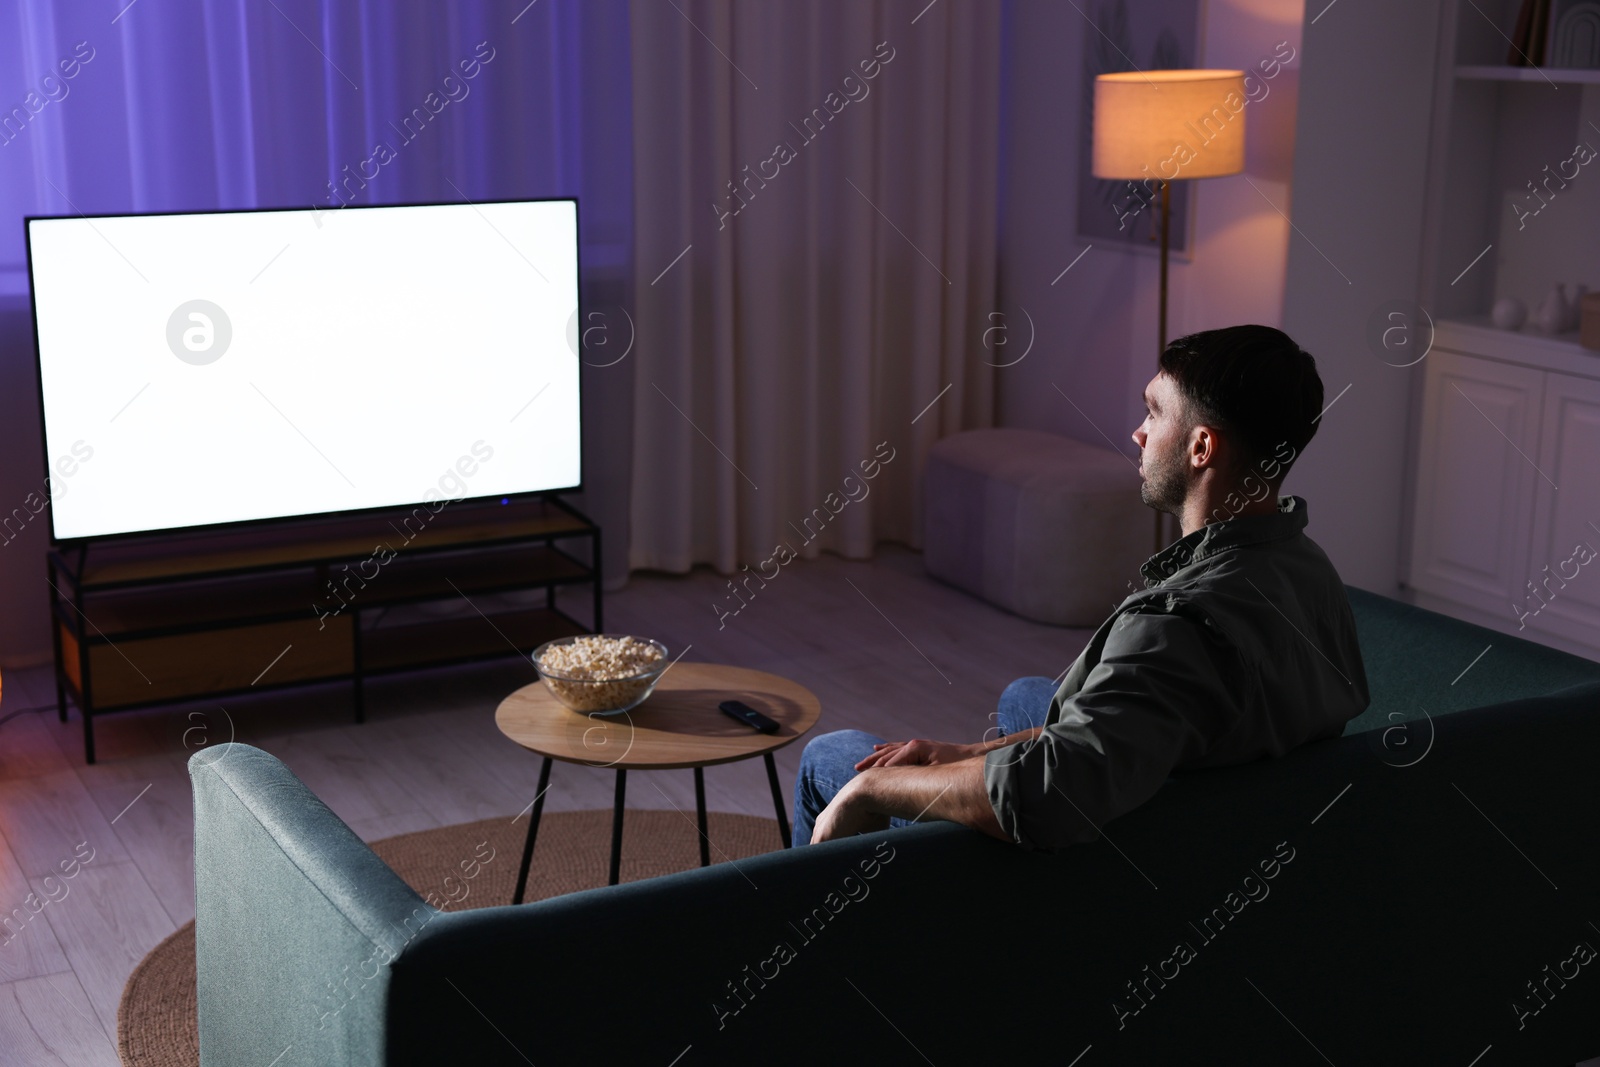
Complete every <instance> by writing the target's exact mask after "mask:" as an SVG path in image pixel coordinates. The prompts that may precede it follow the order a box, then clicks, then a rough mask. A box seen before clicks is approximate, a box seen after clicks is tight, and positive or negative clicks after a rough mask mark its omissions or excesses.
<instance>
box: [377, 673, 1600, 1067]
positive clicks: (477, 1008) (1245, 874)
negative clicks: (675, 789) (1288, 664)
mask: <svg viewBox="0 0 1600 1067" xmlns="http://www.w3.org/2000/svg"><path fill="white" fill-rule="evenodd" d="M1446 681H1447V682H1448V679H1446ZM1597 749H1600V686H1596V687H1589V688H1587V689H1586V690H1584V691H1582V692H1578V691H1574V692H1573V693H1570V694H1567V695H1563V696H1553V697H1541V698H1534V699H1530V700H1523V701H1517V702H1514V703H1511V704H1506V705H1499V706H1496V707H1493V708H1481V709H1476V710H1467V711H1464V712H1461V713H1459V714H1452V715H1446V716H1443V717H1442V718H1441V719H1440V721H1439V723H1438V737H1437V740H1436V743H1435V744H1434V745H1433V746H1432V749H1431V751H1430V753H1429V754H1428V755H1427V756H1426V758H1424V759H1422V760H1420V761H1418V762H1416V763H1414V764H1412V765H1410V766H1406V767H1400V766H1397V765H1395V764H1393V763H1391V762H1389V761H1387V760H1385V759H1384V758H1383V754H1382V753H1376V752H1373V751H1372V750H1371V749H1370V748H1369V747H1368V744H1367V741H1366V740H1365V739H1362V738H1355V737H1346V738H1335V739H1331V740H1328V741H1321V742H1316V743H1313V744H1308V745H1304V746H1302V747H1300V748H1298V749H1295V750H1294V751H1292V752H1290V753H1288V754H1287V755H1285V756H1284V757H1282V758H1281V759H1270V760H1260V761H1258V762H1255V763H1252V764H1249V765H1246V766H1238V767H1226V768H1218V769H1212V770H1204V771H1195V772H1190V773H1187V774H1184V775H1181V776H1177V777H1174V779H1173V780H1171V781H1170V782H1168V784H1167V785H1166V786H1164V787H1163V788H1162V789H1161V790H1160V791H1159V792H1158V793H1157V794H1156V796H1155V797H1154V798H1152V799H1151V800H1150V801H1149V803H1147V804H1145V805H1144V806H1142V807H1140V808H1138V809H1136V810H1135V811H1133V812H1130V813H1129V814H1127V815H1124V816H1122V817H1121V818H1119V819H1117V820H1116V821H1115V822H1113V823H1112V824H1111V825H1110V826H1108V827H1107V828H1106V832H1105V835H1104V837H1103V839H1101V840H1097V841H1094V842H1090V843H1088V844H1084V845H1075V846H1073V847H1071V848H1068V849H1064V850H1062V851H1059V852H1056V853H1041V852H1027V851H1024V850H1022V849H1019V848H1016V847H1013V846H1011V845H1007V844H1004V843H1002V842H1000V841H996V840H994V839H992V838H989V837H987V836H986V835H983V834H980V833H977V832H975V831H971V830H967V829H964V828H962V827H958V826H955V825H953V824H949V823H935V824H925V825H920V826H910V827H905V828H902V829H896V830H889V831H886V832H882V833H875V834H866V835H862V836H857V837H850V838H845V839H841V840H838V841H829V842H827V843H824V844H819V845H811V846H807V847H804V848H798V849H790V850H784V851H779V852H774V853H769V854H766V855H762V856H755V857H752V858H750V859H741V860H739V861H737V863H719V864H714V865H713V866H710V867H705V868H698V869H695V870H691V871H685V872H682V873H678V874H672V875H666V876H664V877H660V878H654V879H650V880H648V881H640V882H632V883H624V884H623V885H620V886H615V887H610V888H605V889H594V890H589V891H585V892H581V893H572V894H568V895H566V896H562V897H557V898H554V899H550V900H544V901H540V902H538V903H535V904H529V905H524V906H522V907H518V908H511V907H503V908H483V909H478V910H471V911H463V912H454V911H452V912H450V913H447V914H445V915H443V916H441V917H440V919H439V921H438V922H437V923H434V924H433V925H430V926H429V927H428V928H427V929H426V930H425V931H423V933H422V934H421V935H420V936H419V937H418V938H417V939H416V940H415V941H413V942H412V943H411V944H410V945H408V946H407V948H406V951H405V952H404V953H403V954H402V956H401V957H400V959H399V960H397V961H396V962H395V964H394V968H393V977H392V982H391V985H390V1005H391V1008H390V1012H389V1017H388V1020H387V1021H388V1025H389V1028H390V1048H391V1050H392V1051H391V1055H392V1061H391V1062H392V1063H394V1064H395V1065H396V1067H409V1065H411V1064H415V1065H417V1067H429V1065H433V1064H438V1063H490V1062H492V1063H504V1064H523V1063H538V1064H546V1063H659V1064H667V1063H672V1062H674V1061H675V1058H676V1062H679V1063H680V1064H682V1065H684V1067H687V1065H688V1064H691V1063H693V1064H740V1065H743V1064H753V1063H816V1062H828V1061H830V1060H843V1061H846V1062H850V1063H917V1064H920V1063H923V1062H932V1063H938V1064H957V1063H1010V1062H1034V1061H1036V1060H1038V1059H1040V1058H1041V1053H1042V1054H1043V1055H1042V1058H1043V1059H1044V1060H1045V1061H1046V1062H1049V1063H1069V1062H1072V1061H1073V1060H1074V1059H1075V1058H1077V1059H1079V1061H1080V1064H1081V1067H1089V1065H1090V1064H1096V1063H1105V1064H1110V1063H1140V1064H1144V1063H1230V1064H1231V1063H1248V1064H1256V1063H1271V1064H1280V1063H1322V1062H1324V1059H1326V1060H1327V1061H1329V1062H1333V1063H1338V1064H1351V1063H1384V1064H1389V1063H1396V1064H1399V1063H1405V1064H1412V1063H1440V1062H1450V1063H1458V1064H1465V1063H1470V1062H1472V1060H1473V1058H1474V1057H1477V1056H1480V1054H1481V1053H1482V1052H1483V1051H1484V1050H1485V1048H1486V1047H1487V1046H1490V1045H1492V1046H1493V1052H1492V1053H1491V1054H1490V1055H1489V1056H1486V1057H1482V1060H1481V1062H1482V1063H1483V1064H1485V1065H1487V1064H1489V1063H1491V1062H1493V1063H1519V1064H1521V1063H1571V1062H1573V1061H1575V1060H1578V1059H1581V1058H1583V1057H1585V1056H1589V1055H1593V1054H1594V1053H1595V1051H1596V1050H1597V1048H1600V1046H1597V1044H1596V1042H1595V1040H1594V1037H1595V1030H1594V1023H1593V1020H1594V1019H1595V1018H1596V1017H1597V1013H1600V976H1596V975H1595V974H1593V973H1590V972H1592V971H1593V970H1594V968H1595V967H1596V966H1600V962H1595V956H1594V954H1593V947H1594V946H1600V931H1596V929H1595V928H1594V927H1592V926H1591V925H1589V924H1590V922H1591V921H1593V920H1596V919H1600V915H1597V914H1596V906H1595V902H1596V895H1595V889H1594V887H1596V886H1600V849H1596V848H1595V847H1594V845H1593V841H1592V834H1591V832H1590V829H1589V828H1590V827H1593V826H1594V825H1595V824H1596V822H1597V821H1600V791H1597V790H1596V789H1595V787H1594V784H1593V753H1594V752H1595V751H1596V750H1597ZM1557 972H1559V973H1560V975H1565V978H1564V979H1563V978H1561V977H1560V976H1559V975H1558V974H1557ZM1575 976H1576V977H1575ZM1546 982H1548V983H1549V984H1548V986H1547V985H1546V984H1545V983H1546ZM1530 987H1531V990H1532V991H1530ZM1091 1047H1092V1051H1088V1052H1087V1055H1085V1054H1084V1053H1085V1052H1086V1050H1089V1049H1090V1048H1091ZM1319 1051H1320V1052H1321V1053H1322V1055H1321V1056H1319V1055H1318V1052H1319Z"/></svg>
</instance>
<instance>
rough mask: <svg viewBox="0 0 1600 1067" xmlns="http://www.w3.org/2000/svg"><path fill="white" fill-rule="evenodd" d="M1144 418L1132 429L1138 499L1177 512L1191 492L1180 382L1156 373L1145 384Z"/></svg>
mask: <svg viewBox="0 0 1600 1067" xmlns="http://www.w3.org/2000/svg"><path fill="white" fill-rule="evenodd" d="M1144 407H1145V416H1144V421H1143V422H1141V423H1140V424H1139V428H1138V429H1137V430H1134V431H1133V440H1134V443H1135V444H1137V445H1138V446H1139V474H1140V476H1141V477H1143V479H1144V481H1143V482H1142V483H1141V484H1140V486H1139V499H1141V500H1143V501H1144V502H1145V503H1146V504H1147V505H1149V506H1150V507H1152V508H1155V509H1156V510H1157V511H1165V512H1167V513H1169V514H1173V515H1176V514H1178V512H1179V511H1180V510H1181V509H1182V507H1183V501H1184V498H1185V497H1186V496H1187V495H1188V493H1189V475H1190V472H1189V465H1188V462H1187V452H1188V444H1189V431H1190V429H1191V428H1192V427H1191V426H1190V424H1189V421H1188V416H1187V411H1186V408H1187V405H1186V404H1184V402H1183V397H1182V395H1181V394H1179V392H1178V387H1177V385H1176V384H1175V383H1174V382H1173V381H1172V379H1171V378H1169V377H1167V376H1166V374H1164V373H1163V374H1157V375H1156V376H1155V377H1154V378H1152V379H1150V384H1149V385H1146V386H1145V387H1144Z"/></svg>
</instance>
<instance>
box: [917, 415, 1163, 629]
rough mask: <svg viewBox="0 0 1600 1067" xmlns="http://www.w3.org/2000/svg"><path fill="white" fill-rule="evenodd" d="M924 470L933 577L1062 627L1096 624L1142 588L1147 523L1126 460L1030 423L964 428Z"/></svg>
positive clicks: (926, 541)
mask: <svg viewBox="0 0 1600 1067" xmlns="http://www.w3.org/2000/svg"><path fill="white" fill-rule="evenodd" d="M924 478H925V481H924V500H925V502H926V503H925V508H924V514H925V515H926V526H925V528H924V530H923V545H924V548H923V564H924V566H925V567H926V568H927V570H928V573H929V574H931V575H933V576H934V577H935V578H938V579H940V580H942V581H946V582H949V583H950V584H951V585H954V586H956V587H957V588H960V589H965V590H966V591H967V592H969V593H972V594H974V595H976V596H980V597H982V598H983V599H985V600H987V601H988V602H989V603H991V604H994V605H996V606H997V607H1002V608H1005V609H1006V610H1007V611H1011V612H1015V613H1016V614H1018V615H1021V616H1022V617H1024V618H1027V619H1034V620H1036V621H1038V622H1048V623H1053V624H1055V625H1058V626H1098V625H1099V624H1100V623H1102V622H1104V621H1105V618H1106V616H1107V615H1109V614H1111V611H1112V609H1113V608H1115V607H1116V606H1117V605H1118V604H1119V603H1121V602H1122V599H1123V598H1124V597H1126V596H1127V595H1128V593H1129V592H1131V591H1132V590H1133V589H1142V588H1143V587H1144V580H1143V578H1142V577H1140V574H1139V565H1140V564H1141V563H1143V562H1144V561H1145V560H1146V559H1148V558H1150V555H1151V553H1152V552H1153V551H1154V537H1155V520H1154V518H1153V517H1152V515H1151V512H1150V509H1149V508H1147V507H1145V506H1144V504H1143V503H1142V502H1141V501H1140V500H1139V474H1138V470H1137V468H1136V467H1135V466H1134V465H1133V464H1132V463H1130V462H1129V460H1128V458H1127V457H1126V456H1123V455H1120V454H1119V453H1116V452H1113V451H1112V450H1111V449H1109V448H1104V447H1099V446H1095V445H1087V444H1084V443H1083V442H1081V441H1074V440H1072V439H1071V438H1067V437H1058V436H1056V435H1055V434H1049V433H1040V432H1038V431H1036V430H972V431H969V432H967V433H959V434H955V435H954V436H951V437H946V438H945V439H944V440H942V441H940V442H938V443H937V444H935V445H934V446H933V449H932V450H931V451H930V452H929V454H928V466H927V473H926V474H925V476H924ZM1130 583H1131V585H1130Z"/></svg>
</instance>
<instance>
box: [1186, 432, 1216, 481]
mask: <svg viewBox="0 0 1600 1067" xmlns="http://www.w3.org/2000/svg"><path fill="white" fill-rule="evenodd" d="M1218 458H1219V457H1218V456H1217V435H1216V434H1215V433H1213V432H1212V430H1211V427H1209V426H1206V425H1203V424H1202V425H1198V426H1196V427H1195V428H1194V429H1192V430H1190V431H1189V465H1190V466H1191V467H1193V468H1195V469H1196V470H1204V469H1205V468H1207V467H1213V466H1216V464H1217V461H1218Z"/></svg>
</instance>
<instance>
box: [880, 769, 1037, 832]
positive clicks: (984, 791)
mask: <svg viewBox="0 0 1600 1067" xmlns="http://www.w3.org/2000/svg"><path fill="white" fill-rule="evenodd" d="M983 763H984V761H983V757H981V756H979V757H975V758H973V759H965V760H961V761H960V762H957V763H941V764H932V765H929V766H921V767H875V768H872V769H870V770H865V771H862V772H861V773H860V774H858V775H857V776H856V777H855V778H854V779H852V781H851V783H850V790H851V792H852V793H853V794H854V795H853V796H852V797H851V798H850V802H851V803H854V804H859V805H860V806H861V808H862V810H864V811H868V812H871V813H872V814H874V815H883V816H888V817H898V818H901V819H923V820H928V819H942V820H945V821H947V822H958V823H960V824H961V825H963V826H970V827H971V828H972V829H974V830H981V831H983V832H984V833H986V834H988V835H989V836H991V837H998V838H1000V839H1001V840H1002V841H1009V840H1011V838H1010V837H1009V835H1007V834H1006V832H1005V831H1004V830H1002V829H1001V828H1000V821H999V820H998V819H996V818H995V814H994V807H993V805H991V804H990V803H989V790H988V786H987V785H986V784H985V782H984V778H983Z"/></svg>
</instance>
